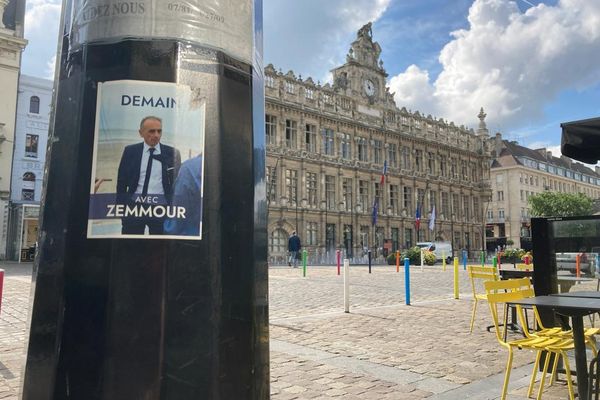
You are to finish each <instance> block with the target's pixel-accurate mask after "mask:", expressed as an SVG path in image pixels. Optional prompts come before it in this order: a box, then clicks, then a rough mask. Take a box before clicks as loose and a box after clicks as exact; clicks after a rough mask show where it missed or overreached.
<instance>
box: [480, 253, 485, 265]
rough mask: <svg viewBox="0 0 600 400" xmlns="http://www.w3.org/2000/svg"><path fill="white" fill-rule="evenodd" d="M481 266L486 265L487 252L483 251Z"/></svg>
mask: <svg viewBox="0 0 600 400" xmlns="http://www.w3.org/2000/svg"><path fill="white" fill-rule="evenodd" d="M481 266H482V267H485V252H483V251H482V252H481Z"/></svg>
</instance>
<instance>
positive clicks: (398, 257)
mask: <svg viewBox="0 0 600 400" xmlns="http://www.w3.org/2000/svg"><path fill="white" fill-rule="evenodd" d="M396 272H400V250H396Z"/></svg>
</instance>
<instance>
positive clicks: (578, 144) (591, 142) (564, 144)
mask: <svg viewBox="0 0 600 400" xmlns="http://www.w3.org/2000/svg"><path fill="white" fill-rule="evenodd" d="M560 126H561V128H562V141H561V147H560V150H561V153H562V154H563V155H564V156H567V157H570V158H572V159H574V160H577V161H581V162H584V163H586V164H596V163H597V162H598V160H599V159H600V118H591V119H584V120H581V121H573V122H564V123H562V124H560Z"/></svg>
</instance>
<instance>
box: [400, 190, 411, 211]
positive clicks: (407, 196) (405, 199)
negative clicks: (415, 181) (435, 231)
mask: <svg viewBox="0 0 600 400" xmlns="http://www.w3.org/2000/svg"><path fill="white" fill-rule="evenodd" d="M402 203H403V204H402V205H403V207H404V208H406V209H407V210H408V211H409V212H411V211H412V208H413V207H412V188H411V187H410V186H404V188H403V189H402Z"/></svg>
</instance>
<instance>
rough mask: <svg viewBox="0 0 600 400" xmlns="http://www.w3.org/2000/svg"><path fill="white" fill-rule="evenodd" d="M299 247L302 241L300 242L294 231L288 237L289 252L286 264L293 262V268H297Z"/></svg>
mask: <svg viewBox="0 0 600 400" xmlns="http://www.w3.org/2000/svg"><path fill="white" fill-rule="evenodd" d="M301 248H302V243H301V242H300V238H299V237H298V235H296V231H294V232H292V235H291V236H290V237H289V239H288V251H289V252H290V258H289V260H288V265H289V266H290V267H291V266H292V263H294V268H298V253H299V252H300V249H301Z"/></svg>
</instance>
